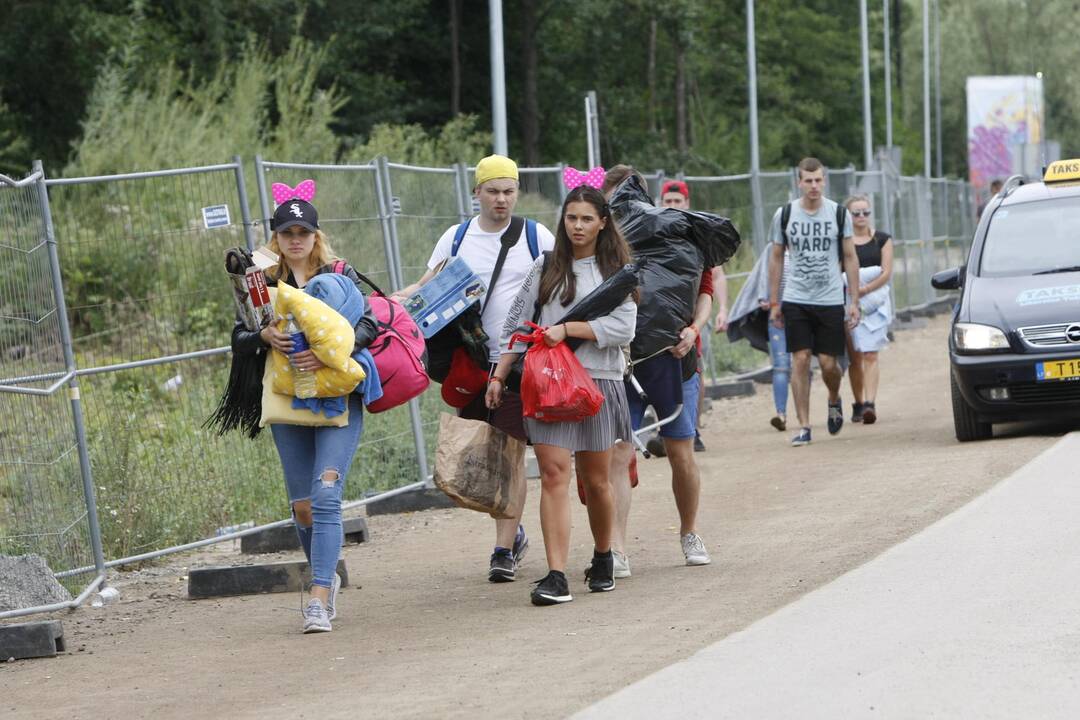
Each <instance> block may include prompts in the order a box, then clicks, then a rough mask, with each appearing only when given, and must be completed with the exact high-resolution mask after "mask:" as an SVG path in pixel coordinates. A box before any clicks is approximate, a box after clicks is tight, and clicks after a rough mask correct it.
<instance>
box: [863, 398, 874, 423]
mask: <svg viewBox="0 0 1080 720" xmlns="http://www.w3.org/2000/svg"><path fill="white" fill-rule="evenodd" d="M863 422H864V423H866V424H867V425H873V424H874V423H876V422H877V408H876V407H874V403H872V402H868V403H866V404H865V405H863Z"/></svg>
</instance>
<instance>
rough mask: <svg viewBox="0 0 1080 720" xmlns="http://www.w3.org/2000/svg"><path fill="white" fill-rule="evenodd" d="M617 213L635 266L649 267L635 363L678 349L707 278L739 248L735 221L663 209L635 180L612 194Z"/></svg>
mask: <svg viewBox="0 0 1080 720" xmlns="http://www.w3.org/2000/svg"><path fill="white" fill-rule="evenodd" d="M609 204H610V206H611V211H612V213H613V215H614V216H615V219H616V221H617V222H618V224H619V230H620V231H621V232H622V234H623V237H625V238H626V240H627V242H628V243H629V244H630V250H631V252H632V253H633V254H634V259H635V260H644V261H646V264H645V267H644V272H643V275H642V281H641V286H640V289H641V300H640V303H639V305H638V319H637V331H636V334H635V337H634V341H633V343H631V345H630V355H631V357H633V358H635V359H637V358H643V357H648V356H650V355H652V354H654V353H657V352H659V351H661V350H663V349H664V348H666V347H669V346H671V345H675V344H677V343H678V341H679V333H680V332H681V331H682V329H683V328H685V327H686V326H687V325H688V324H690V322H691V321H692V320H693V319H694V308H695V306H696V304H697V296H698V289H699V288H700V285H701V274H702V272H703V271H704V270H705V268H712V267H715V266H717V265H721V264H723V263H724V262H726V261H727V260H729V259H730V258H731V256H732V255H734V254H735V251H736V250H738V248H739V242H740V239H739V233H738V231H737V230H736V229H735V226H734V225H732V224H731V221H730V220H728V219H727V218H724V217H721V216H719V215H715V214H713V213H706V212H696V211H692V210H679V209H676V208H658V207H655V206H653V204H652V200H651V199H650V198H649V195H648V193H647V192H645V188H644V187H643V186H642V185H641V182H640V181H639V180H638V179H637V177H635V176H633V175H631V176H630V177H628V178H627V179H626V180H624V181H623V182H622V183H621V184H620V185H619V186H618V187H617V188H615V191H614V192H613V193H612V195H611V198H610V200H609Z"/></svg>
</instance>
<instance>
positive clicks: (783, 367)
mask: <svg viewBox="0 0 1080 720" xmlns="http://www.w3.org/2000/svg"><path fill="white" fill-rule="evenodd" d="M769 357H770V358H771V359H772V366H773V371H772V394H773V403H774V404H775V405H776V412H777V414H778V415H786V414H787V398H788V384H789V383H790V382H791V353H789V352H788V351H787V335H786V334H785V332H784V330H783V329H782V328H776V327H774V326H773V324H772V323H769Z"/></svg>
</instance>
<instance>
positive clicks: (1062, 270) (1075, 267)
mask: <svg viewBox="0 0 1080 720" xmlns="http://www.w3.org/2000/svg"><path fill="white" fill-rule="evenodd" d="M1066 272H1080V265H1072V266H1070V267H1063V268H1054V269H1053V270H1040V271H1039V272H1037V273H1031V274H1032V275H1053V274H1054V273H1066Z"/></svg>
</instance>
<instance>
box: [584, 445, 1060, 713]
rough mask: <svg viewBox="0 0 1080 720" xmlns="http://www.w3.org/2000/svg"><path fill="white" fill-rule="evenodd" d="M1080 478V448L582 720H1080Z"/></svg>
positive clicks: (1033, 466) (1036, 466) (1048, 456)
mask: <svg viewBox="0 0 1080 720" xmlns="http://www.w3.org/2000/svg"><path fill="white" fill-rule="evenodd" d="M1078 464H1080V433H1073V434H1070V435H1068V436H1067V437H1065V438H1064V439H1062V440H1061V441H1060V442H1059V443H1057V444H1056V445H1055V446H1054V447H1053V448H1052V449H1050V450H1048V451H1046V452H1045V453H1043V454H1042V455H1040V456H1039V457H1038V458H1036V459H1035V460H1034V461H1032V462H1031V463H1029V464H1027V465H1025V466H1024V467H1023V468H1021V469H1020V470H1019V471H1017V472H1016V473H1015V474H1014V475H1013V476H1012V477H1010V478H1009V479H1008V480H1006V481H1005V482H1003V483H1001V484H1000V485H998V486H997V487H994V488H992V489H991V490H990V491H988V492H987V493H986V494H985V495H983V496H982V497H979V498H977V499H975V500H974V501H972V502H971V503H969V504H968V505H967V506H965V507H963V508H961V509H960V510H958V511H956V512H955V513H953V514H952V515H949V516H948V517H946V518H944V519H942V520H941V521H939V522H938V523H936V524H935V525H933V526H931V527H929V528H927V529H926V530H924V531H923V532H921V533H919V534H917V535H915V536H914V537H912V538H910V539H909V540H907V541H905V542H903V543H901V544H899V545H897V546H896V547H893V548H891V549H890V550H888V551H886V552H885V553H883V554H882V555H881V556H879V557H877V558H875V559H874V560H872V561H870V562H869V563H867V564H866V565H863V566H862V567H860V568H858V569H856V570H853V571H852V572H850V573H848V574H847V575H844V576H843V577H841V578H839V579H837V580H835V581H833V582H831V583H829V584H828V585H826V586H824V587H823V588H820V589H819V590H817V591H815V592H813V593H810V594H809V595H806V596H805V597H803V598H801V599H800V600H798V601H796V602H795V603H792V604H791V605H789V606H788V607H786V608H783V609H782V610H780V611H778V612H776V613H774V614H773V615H770V616H769V617H767V618H765V619H763V620H760V621H758V622H757V623H755V624H753V625H751V626H750V627H749V628H747V629H746V630H744V631H742V632H738V633H735V634H734V635H732V636H730V637H728V638H726V639H724V640H721V641H720V642H718V643H715V644H714V645H711V646H709V647H708V648H706V649H704V650H702V651H701V652H699V653H697V654H696V655H694V656H693V657H691V658H689V659H687V660H684V661H682V662H679V663H676V664H674V665H671V666H669V667H667V668H665V669H664V670H661V671H660V672H658V673H655V674H654V675H651V676H649V677H648V678H646V679H644V680H642V681H640V682H637V683H634V684H633V685H631V686H630V687H628V688H626V689H624V690H622V691H620V692H618V693H616V694H614V695H613V696H611V697H609V698H607V699H605V700H603V701H601V702H599V703H597V704H595V705H593V706H592V707H590V708H588V709H587V710H585V711H583V712H581V713H579V714H577V715H575V716H574V717H575V718H580V720H588V719H591V718H612V717H619V718H627V719H628V720H632V719H634V718H643V719H644V718H657V717H674V716H678V717H680V718H789V717H790V718H807V719H809V718H840V717H842V718H860V717H865V718H912V717H949V718H960V717H967V718H1077V717H1080V592H1078V591H1080V551H1078V548H1080V522H1077V511H1076V510H1077V508H1078V507H1080V482H1077V472H1076V468H1077V466H1078ZM674 708H678V712H677V713H673V712H672V710H673V709H674Z"/></svg>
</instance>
